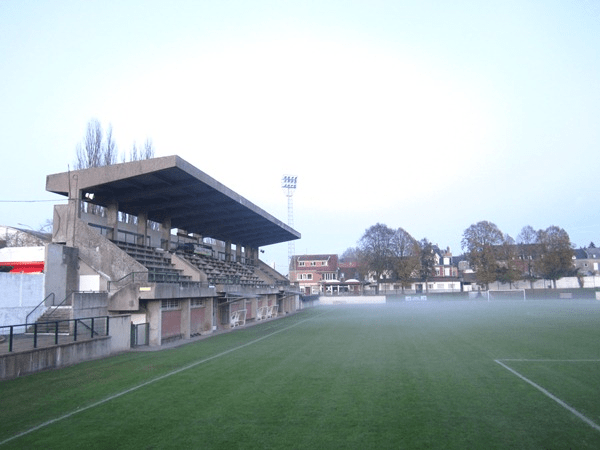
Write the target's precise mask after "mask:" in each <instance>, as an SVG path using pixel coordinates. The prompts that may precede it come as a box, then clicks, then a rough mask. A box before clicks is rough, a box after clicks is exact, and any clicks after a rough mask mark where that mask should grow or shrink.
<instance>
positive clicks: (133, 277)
mask: <svg viewBox="0 0 600 450" xmlns="http://www.w3.org/2000/svg"><path fill="white" fill-rule="evenodd" d="M136 273H137V274H144V275H146V278H147V276H148V272H129V273H128V274H127V275H125V276H124V277H121V278H119V279H118V280H115V281H112V280H108V291H109V292H110V290H111V285H112V284H117V283H120V282H121V281H123V280H124V279H126V278H128V277H131V283H133V282H134V281H135V274H136ZM141 281H148V280H147V279H146V280H141Z"/></svg>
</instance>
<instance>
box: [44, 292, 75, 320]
mask: <svg viewBox="0 0 600 450" xmlns="http://www.w3.org/2000/svg"><path fill="white" fill-rule="evenodd" d="M75 292H76V291H71V292H69V293H68V294H67V296H66V297H65V298H64V299H63V301H62V302H60V303H59V304H58V305H52V306H54V307H55V308H54V310H53V311H50V312H49V313H48V315H47V316H46V318H48V317H50V316H51V315H52V314H54V313H55V312H56V310H57V309H58V307H59V306H61V305H62V304H63V303H64V302H66V301H67V299H68V298H69V297H70V296H71V295H73V294H74V293H75Z"/></svg>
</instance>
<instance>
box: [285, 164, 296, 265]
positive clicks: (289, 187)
mask: <svg viewBox="0 0 600 450" xmlns="http://www.w3.org/2000/svg"><path fill="white" fill-rule="evenodd" d="M297 181H298V177H296V176H293V175H284V176H283V178H282V179H281V187H282V188H283V190H284V192H285V195H286V197H287V199H288V225H289V226H290V227H291V228H294V202H293V201H292V196H293V195H294V191H295V190H296V182H297ZM294 252H295V249H294V241H289V242H288V267H289V264H290V261H291V260H292V256H294Z"/></svg>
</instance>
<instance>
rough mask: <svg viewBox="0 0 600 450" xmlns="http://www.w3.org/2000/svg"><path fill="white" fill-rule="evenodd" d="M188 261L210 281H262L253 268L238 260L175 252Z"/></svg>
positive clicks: (241, 282)
mask: <svg viewBox="0 0 600 450" xmlns="http://www.w3.org/2000/svg"><path fill="white" fill-rule="evenodd" d="M177 255H179V256H181V257H183V258H185V259H186V260H188V261H189V262H190V263H192V264H193V265H195V266H196V267H198V269H200V270H201V271H203V272H204V273H205V274H206V275H207V277H208V281H209V282H210V283H214V284H241V285H245V286H256V285H263V284H264V282H263V281H262V280H261V279H260V278H259V277H258V276H257V275H256V274H255V273H254V268H253V267H252V266H248V265H245V264H241V263H239V262H227V261H221V260H219V259H216V258H212V257H210V256H205V255H199V254H197V253H188V252H177Z"/></svg>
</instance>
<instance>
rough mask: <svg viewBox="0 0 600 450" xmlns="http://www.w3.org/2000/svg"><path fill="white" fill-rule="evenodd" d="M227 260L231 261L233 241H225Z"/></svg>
mask: <svg viewBox="0 0 600 450" xmlns="http://www.w3.org/2000/svg"><path fill="white" fill-rule="evenodd" d="M225 261H231V241H227V242H225Z"/></svg>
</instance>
